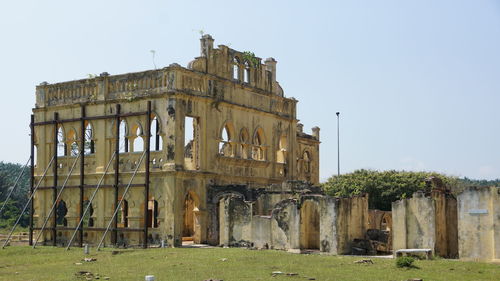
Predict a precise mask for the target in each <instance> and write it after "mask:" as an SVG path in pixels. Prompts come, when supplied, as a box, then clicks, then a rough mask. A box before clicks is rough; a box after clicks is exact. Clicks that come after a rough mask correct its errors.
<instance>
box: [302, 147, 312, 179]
mask: <svg viewBox="0 0 500 281" xmlns="http://www.w3.org/2000/svg"><path fill="white" fill-rule="evenodd" d="M302 168H303V171H304V173H305V174H306V175H308V174H310V173H311V154H310V153H309V151H304V153H303V154H302Z"/></svg>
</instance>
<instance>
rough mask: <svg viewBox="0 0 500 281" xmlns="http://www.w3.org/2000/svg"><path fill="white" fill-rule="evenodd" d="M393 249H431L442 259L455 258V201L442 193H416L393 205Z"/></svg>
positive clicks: (441, 191) (438, 191)
mask: <svg viewBox="0 0 500 281" xmlns="http://www.w3.org/2000/svg"><path fill="white" fill-rule="evenodd" d="M392 237H393V250H394V251H397V250H399V249H431V250H432V251H433V253H434V254H436V255H439V256H442V257H457V255H458V242H457V241H458V236H457V215H456V199H455V198H454V197H453V196H451V195H450V194H448V193H446V192H445V191H443V190H433V191H432V196H426V194H425V193H423V192H421V191H418V192H415V193H414V194H413V197H412V198H408V199H402V200H399V201H396V202H393V203H392Z"/></svg>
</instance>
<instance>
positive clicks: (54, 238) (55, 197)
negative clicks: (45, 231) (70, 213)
mask: <svg viewBox="0 0 500 281" xmlns="http://www.w3.org/2000/svg"><path fill="white" fill-rule="evenodd" d="M58 119H59V114H58V113H57V112H54V167H53V171H54V172H53V179H54V186H53V187H52V197H53V201H54V202H53V204H56V200H57V168H58V165H57V145H58V139H57V134H58V131H59V130H58V122H57V120H58ZM52 222H53V224H52V243H53V245H54V246H56V244H57V236H56V234H57V233H56V226H57V206H56V211H55V212H54V215H53V220H52Z"/></svg>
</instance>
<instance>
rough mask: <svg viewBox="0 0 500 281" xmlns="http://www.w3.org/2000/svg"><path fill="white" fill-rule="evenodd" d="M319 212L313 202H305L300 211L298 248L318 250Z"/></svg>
mask: <svg viewBox="0 0 500 281" xmlns="http://www.w3.org/2000/svg"><path fill="white" fill-rule="evenodd" d="M319 231H320V226H319V210H318V204H317V203H316V202H314V201H310V200H309V201H305V202H304V204H302V207H301V209H300V248H301V249H304V250H319Z"/></svg>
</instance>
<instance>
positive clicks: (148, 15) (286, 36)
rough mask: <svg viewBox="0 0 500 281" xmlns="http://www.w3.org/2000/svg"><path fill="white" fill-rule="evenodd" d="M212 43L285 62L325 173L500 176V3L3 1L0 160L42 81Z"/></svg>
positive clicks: (24, 130) (22, 148)
mask: <svg viewBox="0 0 500 281" xmlns="http://www.w3.org/2000/svg"><path fill="white" fill-rule="evenodd" d="M199 30H203V31H204V32H206V33H209V34H211V35H212V36H213V37H214V38H215V44H216V45H217V44H225V45H229V46H230V47H231V48H234V49H237V50H241V51H253V52H254V53H255V54H256V55H257V56H259V57H262V58H267V57H274V58H275V59H276V60H277V61H278V70H277V76H278V80H279V81H280V83H281V85H282V87H283V88H284V90H285V95H286V96H288V97H295V98H297V99H298V100H299V103H298V116H299V119H300V120H301V122H302V123H304V127H305V130H306V131H308V132H310V128H311V127H313V126H319V127H321V140H322V144H321V159H320V160H321V171H320V173H321V178H322V179H323V180H324V179H326V178H327V177H329V176H330V175H332V174H334V173H336V171H337V162H336V157H337V151H336V148H337V143H336V140H337V138H336V121H335V112H336V111H340V112H341V172H342V173H345V172H350V171H353V170H355V169H359V168H371V169H379V170H385V169H398V170H400V169H406V170H427V171H438V172H444V173H447V174H451V175H456V176H467V177H471V178H486V179H493V178H498V177H500V149H499V147H500V110H499V109H500V1H498V0H497V1H495V0H475V1H471V0H468V1H461V0H427V1H423V0H413V1H410V0H408V1H400V0H392V1H390V0H380V1H374V0H365V1H354V0H349V1H345V0H343V1H269V0H267V1H124V0H120V1H94V0H87V1H67V0H65V1H35V0H32V1H23V0H17V1H3V3H1V4H0V34H1V38H2V40H1V44H0V77H1V78H0V79H1V80H0V81H1V83H0V93H1V95H2V102H1V103H0V118H1V119H0V120H3V121H1V124H2V126H3V132H4V134H5V135H4V137H2V138H0V160H3V161H9V162H18V163H21V162H24V161H26V159H27V158H28V156H29V155H28V154H29V136H28V133H29V130H28V123H29V115H30V111H31V108H32V107H33V106H34V97H35V85H37V84H39V83H40V82H42V81H48V82H49V83H54V82H61V81H67V80H73V79H81V78H85V77H86V76H87V74H89V73H92V74H99V73H101V72H103V71H107V72H109V73H111V74H119V73H126V72H134V71H141V70H146V69H151V68H153V64H152V61H151V53H150V50H152V49H153V50H156V64H157V66H158V67H163V66H167V65H169V64H170V63H173V62H176V63H179V64H181V65H183V66H186V65H187V63H188V62H189V61H190V60H192V58H193V57H195V56H198V55H199V40H198V39H199Z"/></svg>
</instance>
